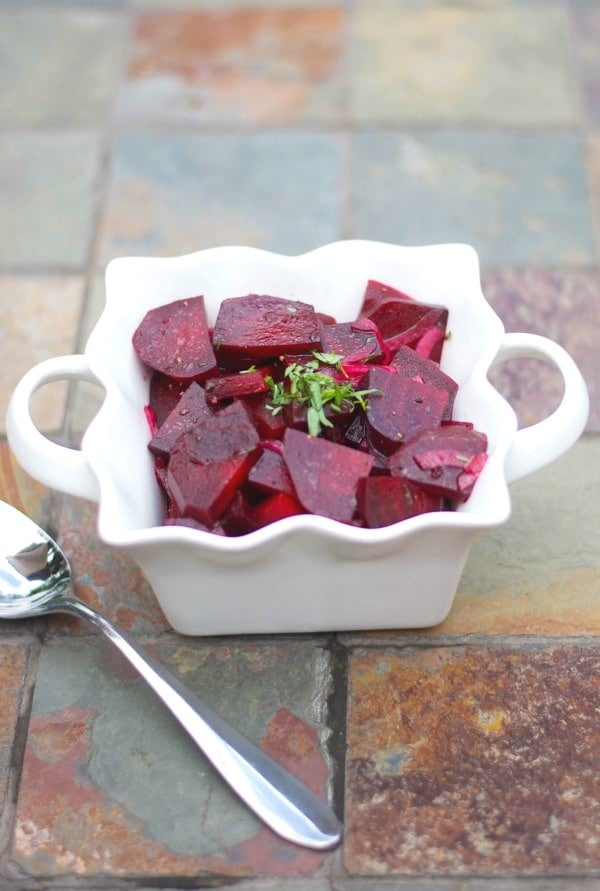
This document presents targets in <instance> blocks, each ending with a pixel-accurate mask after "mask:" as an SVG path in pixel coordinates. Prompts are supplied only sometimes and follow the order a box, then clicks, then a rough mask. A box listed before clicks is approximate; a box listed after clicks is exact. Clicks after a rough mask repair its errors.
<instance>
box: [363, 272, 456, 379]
mask: <svg viewBox="0 0 600 891" xmlns="http://www.w3.org/2000/svg"><path fill="white" fill-rule="evenodd" d="M361 315H363V316H366V317H367V318H369V319H372V321H373V322H375V324H376V325H377V327H378V328H379V330H380V331H381V334H382V335H383V337H384V338H385V340H386V342H387V346H388V347H389V348H390V349H396V348H397V347H398V346H400V345H401V344H407V345H409V346H412V347H413V348H415V349H417V351H418V352H419V353H420V354H421V355H424V356H427V357H428V358H430V359H432V360H433V361H435V362H439V360H440V357H441V354H442V347H443V343H444V337H445V334H446V326H447V324H448V310H447V309H446V307H445V306H438V305H435V304H434V305H431V304H427V303H421V302H420V301H418V300H415V299H414V298H412V297H409V296H408V295H407V294H404V293H402V291H397V290H396V289H395V288H390V287H389V286H388V285H382V284H381V282H376V281H369V282H368V283H367V287H366V290H365V296H364V299H363V306H362V310H361Z"/></svg>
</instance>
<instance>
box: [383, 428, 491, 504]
mask: <svg viewBox="0 0 600 891" xmlns="http://www.w3.org/2000/svg"><path fill="white" fill-rule="evenodd" d="M486 449H487V437H486V435H485V433H481V432H479V431H477V430H471V429H469V428H468V427H466V426H464V425H463V424H457V425H452V424H446V425H444V426H443V427H439V428H438V429H437V430H428V431H426V432H425V433H422V434H421V435H420V436H417V437H416V438H415V439H413V440H412V442H409V443H408V444H407V445H406V446H402V448H400V449H399V450H398V451H397V452H396V453H395V454H394V455H392V457H391V458H390V460H389V467H390V472H391V473H392V475H393V476H399V477H402V478H403V479H405V480H408V481H409V482H411V483H413V484H415V485H418V486H421V487H422V488H423V489H425V490H426V491H428V492H431V493H432V494H434V495H441V496H442V497H444V498H448V499H449V500H450V501H454V502H462V501H466V499H467V498H468V497H469V495H470V494H471V492H472V490H473V486H474V485H475V482H476V481H477V478H478V476H479V474H480V473H481V470H482V469H483V466H484V464H485V461H486V457H487V456H486Z"/></svg>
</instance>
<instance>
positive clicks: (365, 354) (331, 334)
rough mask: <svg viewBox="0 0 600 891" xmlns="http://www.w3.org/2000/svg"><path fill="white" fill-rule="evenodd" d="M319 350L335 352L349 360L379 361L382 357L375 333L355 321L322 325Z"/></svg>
mask: <svg viewBox="0 0 600 891" xmlns="http://www.w3.org/2000/svg"><path fill="white" fill-rule="evenodd" d="M321 350H322V352H324V353H337V355H338V356H343V357H344V358H345V360H346V361H351V362H380V361H381V360H382V358H383V351H382V349H381V346H380V343H379V340H378V339H377V337H376V335H375V333H374V332H373V331H370V330H365V329H363V328H360V326H359V325H358V323H355V322H339V323H337V324H335V325H322V326H321Z"/></svg>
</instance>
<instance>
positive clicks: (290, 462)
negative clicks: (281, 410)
mask: <svg viewBox="0 0 600 891" xmlns="http://www.w3.org/2000/svg"><path fill="white" fill-rule="evenodd" d="M283 457H284V460H285V463H286V465H287V469H288V471H289V474H290V477H291V478H292V483H293V485H294V490H295V492H296V496H297V498H298V500H299V501H300V503H301V504H302V506H303V507H304V509H305V510H306V511H308V512H309V513H313V514H319V515H320V516H325V517H331V518H332V519H334V520H341V521H342V522H346V523H349V522H350V521H351V520H352V517H353V515H354V511H355V508H356V486H357V483H358V480H359V479H360V478H361V477H363V476H368V475H369V471H370V470H371V467H372V465H373V458H372V456H371V455H367V454H365V453H364V452H359V451H356V450H355V449H351V448H349V447H348V446H344V445H339V444H338V443H333V442H329V441H328V440H326V439H322V438H320V437H314V436H308V434H306V433H302V432H301V431H299V430H292V429H288V430H286V431H285V434H284V437H283Z"/></svg>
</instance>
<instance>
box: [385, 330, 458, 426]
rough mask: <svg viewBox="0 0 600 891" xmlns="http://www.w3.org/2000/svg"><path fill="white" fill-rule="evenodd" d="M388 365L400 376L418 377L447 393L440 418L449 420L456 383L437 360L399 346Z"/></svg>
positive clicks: (456, 390)
mask: <svg viewBox="0 0 600 891" xmlns="http://www.w3.org/2000/svg"><path fill="white" fill-rule="evenodd" d="M390 365H391V366H392V367H393V368H396V369H397V370H398V374H401V375H402V377H412V378H417V379H418V378H420V379H421V380H422V381H423V382H424V383H426V384H430V385H431V386H432V387H436V388H437V389H438V390H445V391H446V393H447V394H448V402H447V403H446V407H445V409H444V415H443V418H442V420H444V421H448V420H450V418H451V417H452V409H453V407H454V399H455V397H456V394H457V392H458V384H457V383H456V381H455V380H453V379H452V378H451V377H450V376H449V375H447V374H444V372H443V371H442V369H441V368H440V366H439V365H438V364H437V362H434V361H433V360H432V359H427V358H426V357H425V356H420V355H419V354H418V353H416V352H415V351H414V350H413V349H411V348H410V347H407V346H401V347H400V348H399V349H398V351H397V352H396V354H395V356H394V357H393V359H391V361H390Z"/></svg>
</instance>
